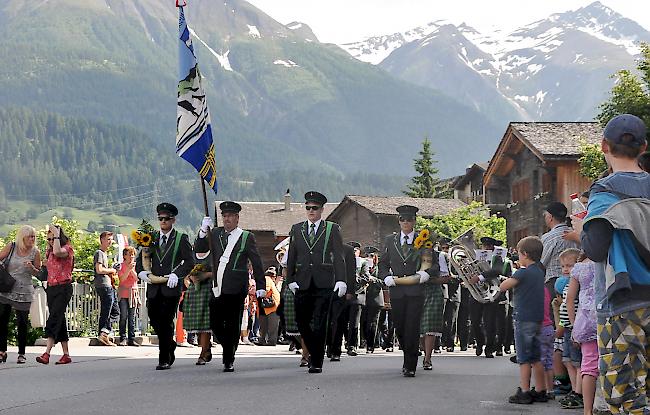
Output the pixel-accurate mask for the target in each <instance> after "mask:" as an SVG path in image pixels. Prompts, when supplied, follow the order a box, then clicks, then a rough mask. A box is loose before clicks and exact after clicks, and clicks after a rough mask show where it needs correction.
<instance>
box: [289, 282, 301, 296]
mask: <svg viewBox="0 0 650 415" xmlns="http://www.w3.org/2000/svg"><path fill="white" fill-rule="evenodd" d="M298 288H300V287H298V283H297V282H292V283H291V284H289V289H290V290H291V292H292V293H294V294H295V293H296V291H298Z"/></svg>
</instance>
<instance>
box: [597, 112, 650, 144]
mask: <svg viewBox="0 0 650 415" xmlns="http://www.w3.org/2000/svg"><path fill="white" fill-rule="evenodd" d="M647 132H648V130H647V129H646V126H645V123H644V122H643V120H642V119H641V118H639V117H637V116H635V115H632V114H621V115H617V116H616V117H614V118H612V119H611V120H609V122H608V123H607V125H606V126H605V131H604V132H603V135H604V136H605V139H607V141H609V142H612V143H614V144H624V145H628V146H630V147H640V146H641V145H643V144H645V143H646V135H647ZM626 134H627V135H629V136H630V137H631V140H625V139H624V136H625V135H626Z"/></svg>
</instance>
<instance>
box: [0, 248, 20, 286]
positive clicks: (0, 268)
mask: <svg viewBox="0 0 650 415" xmlns="http://www.w3.org/2000/svg"><path fill="white" fill-rule="evenodd" d="M15 247H16V243H15V242H12V243H11V251H10V252H9V255H8V256H7V258H5V260H4V261H2V262H0V293H8V292H11V289H12V288H14V284H16V279H15V278H14V277H12V276H11V274H10V273H9V270H8V269H7V266H8V265H9V261H11V257H12V256H13V254H14V248H15Z"/></svg>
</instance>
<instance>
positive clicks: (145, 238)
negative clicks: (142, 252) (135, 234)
mask: <svg viewBox="0 0 650 415" xmlns="http://www.w3.org/2000/svg"><path fill="white" fill-rule="evenodd" d="M140 245H142V246H149V245H151V235H149V234H148V233H145V234H143V235H141V236H140Z"/></svg>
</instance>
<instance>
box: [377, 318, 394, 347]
mask: <svg viewBox="0 0 650 415" xmlns="http://www.w3.org/2000/svg"><path fill="white" fill-rule="evenodd" d="M377 330H378V331H379V333H380V343H381V344H380V346H381V347H382V348H383V349H387V348H389V347H393V340H394V338H395V327H394V326H393V313H392V312H391V310H381V312H380V313H379V325H378V327H377Z"/></svg>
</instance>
